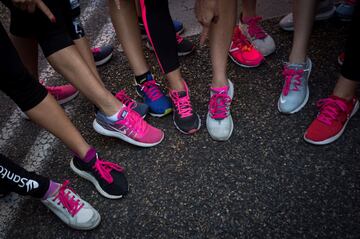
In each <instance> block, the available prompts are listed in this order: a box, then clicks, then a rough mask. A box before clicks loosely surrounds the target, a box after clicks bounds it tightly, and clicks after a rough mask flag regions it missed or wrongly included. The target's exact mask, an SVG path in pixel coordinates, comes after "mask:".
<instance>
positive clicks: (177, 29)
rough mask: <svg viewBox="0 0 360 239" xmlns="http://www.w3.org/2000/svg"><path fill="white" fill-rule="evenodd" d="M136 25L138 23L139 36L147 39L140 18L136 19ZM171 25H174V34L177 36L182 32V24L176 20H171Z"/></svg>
mask: <svg viewBox="0 0 360 239" xmlns="http://www.w3.org/2000/svg"><path fill="white" fill-rule="evenodd" d="M138 23H139V28H140V31H141V35H142V36H145V38H146V37H147V35H146V30H145V26H144V22H143V20H142V18H141V17H139V18H138ZM173 24H174V29H175V32H176V33H177V34H181V33H183V32H184V29H185V28H184V24H183V23H182V22H180V21H177V20H173ZM143 38H144V37H143Z"/></svg>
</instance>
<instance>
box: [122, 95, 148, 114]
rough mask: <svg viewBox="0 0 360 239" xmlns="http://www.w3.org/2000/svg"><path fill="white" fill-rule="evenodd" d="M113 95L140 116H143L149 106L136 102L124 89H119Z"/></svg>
mask: <svg viewBox="0 0 360 239" xmlns="http://www.w3.org/2000/svg"><path fill="white" fill-rule="evenodd" d="M115 97H116V98H117V99H118V100H119V101H121V102H122V103H123V104H125V105H126V106H128V107H129V108H131V109H132V110H134V111H135V112H137V113H138V114H139V115H141V117H142V118H145V117H146V114H147V113H148V112H149V106H148V105H147V104H144V103H140V102H136V101H135V100H133V99H132V98H130V97H129V96H128V95H127V94H126V92H125V90H121V91H119V92H118V93H116V94H115Z"/></svg>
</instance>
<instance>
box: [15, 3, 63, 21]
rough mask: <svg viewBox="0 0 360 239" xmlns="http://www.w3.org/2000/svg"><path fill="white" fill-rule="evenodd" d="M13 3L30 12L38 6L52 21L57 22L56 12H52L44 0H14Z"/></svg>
mask: <svg viewBox="0 0 360 239" xmlns="http://www.w3.org/2000/svg"><path fill="white" fill-rule="evenodd" d="M12 3H13V4H14V6H16V7H18V8H20V9H21V10H24V11H27V12H29V13H33V12H34V11H35V9H36V8H38V9H40V11H42V12H43V13H44V14H45V15H46V16H47V17H48V18H49V19H50V21H51V22H53V23H54V22H56V18H55V16H54V14H52V12H51V11H50V9H49V8H48V7H47V6H46V5H45V3H44V2H43V1H42V0H12Z"/></svg>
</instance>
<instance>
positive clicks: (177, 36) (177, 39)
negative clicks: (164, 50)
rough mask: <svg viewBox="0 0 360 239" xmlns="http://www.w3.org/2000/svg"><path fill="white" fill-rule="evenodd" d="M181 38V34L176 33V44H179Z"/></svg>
mask: <svg viewBox="0 0 360 239" xmlns="http://www.w3.org/2000/svg"><path fill="white" fill-rule="evenodd" d="M183 40H184V38H183V37H182V36H180V35H179V34H177V33H176V41H177V44H180V43H181V42H182V41H183Z"/></svg>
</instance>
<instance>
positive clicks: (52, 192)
mask: <svg viewBox="0 0 360 239" xmlns="http://www.w3.org/2000/svg"><path fill="white" fill-rule="evenodd" d="M59 188H60V184H58V183H56V182H54V181H52V180H50V184H49V188H48V190H47V191H46V193H45V195H44V197H43V198H42V200H46V199H48V198H49V197H52V196H54V195H55V194H56V193H57V191H58V190H59Z"/></svg>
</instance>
